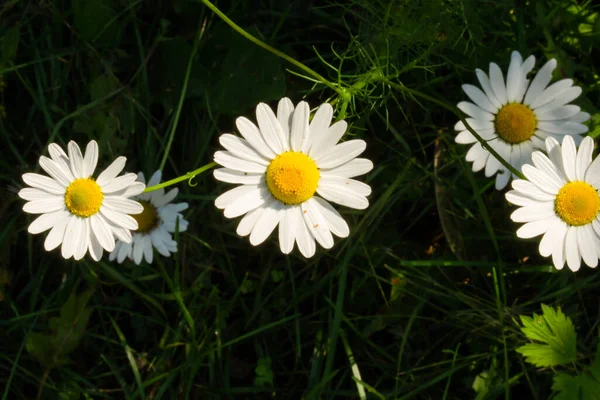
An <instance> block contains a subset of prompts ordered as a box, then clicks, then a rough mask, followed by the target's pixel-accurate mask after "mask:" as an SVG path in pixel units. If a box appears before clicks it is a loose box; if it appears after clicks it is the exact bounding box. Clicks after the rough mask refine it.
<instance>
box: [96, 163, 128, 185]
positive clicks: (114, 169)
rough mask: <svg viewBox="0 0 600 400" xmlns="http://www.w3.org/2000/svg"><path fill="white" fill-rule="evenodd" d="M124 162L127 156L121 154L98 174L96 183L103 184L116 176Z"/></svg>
mask: <svg viewBox="0 0 600 400" xmlns="http://www.w3.org/2000/svg"><path fill="white" fill-rule="evenodd" d="M125 162H127V158H125V157H123V156H121V157H117V159H116V160H115V161H113V162H112V163H111V164H110V165H109V166H108V167H107V168H106V169H105V170H104V171H102V173H101V174H100V175H98V179H96V183H97V184H98V185H100V186H104V185H106V184H107V183H108V182H110V181H111V180H113V179H114V178H116V176H117V175H119V174H120V173H121V171H123V168H125Z"/></svg>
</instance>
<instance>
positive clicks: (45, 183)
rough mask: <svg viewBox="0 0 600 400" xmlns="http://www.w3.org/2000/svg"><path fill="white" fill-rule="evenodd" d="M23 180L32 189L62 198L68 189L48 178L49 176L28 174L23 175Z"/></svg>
mask: <svg viewBox="0 0 600 400" xmlns="http://www.w3.org/2000/svg"><path fill="white" fill-rule="evenodd" d="M22 178H23V182H25V183H26V184H28V185H29V186H31V187H34V188H37V189H41V190H43V191H45V192H48V193H50V194H54V195H61V196H62V195H64V194H65V189H66V188H65V187H64V186H61V185H60V184H59V183H58V182H56V181H55V180H54V179H52V178H48V177H47V176H44V175H40V174H34V173H31V172H28V173H26V174H23V177H22Z"/></svg>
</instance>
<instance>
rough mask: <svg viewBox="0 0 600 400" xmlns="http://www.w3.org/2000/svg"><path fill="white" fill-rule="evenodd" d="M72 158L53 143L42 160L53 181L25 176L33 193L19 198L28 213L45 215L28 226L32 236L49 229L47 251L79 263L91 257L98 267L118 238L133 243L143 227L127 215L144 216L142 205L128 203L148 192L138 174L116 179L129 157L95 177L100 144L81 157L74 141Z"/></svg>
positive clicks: (23, 191) (90, 145)
mask: <svg viewBox="0 0 600 400" xmlns="http://www.w3.org/2000/svg"><path fill="white" fill-rule="evenodd" d="M68 150H69V155H68V156H67V154H66V153H65V152H64V151H63V149H62V148H61V147H60V146H58V145H57V144H55V143H50V145H49V146H48V152H49V153H50V158H48V157H45V156H41V157H40V166H41V167H42V169H43V170H44V171H46V173H47V174H48V175H50V177H47V176H44V175H39V174H34V173H26V174H24V175H23V181H25V183H27V184H28V185H29V186H31V187H28V188H25V189H21V191H19V196H20V197H21V198H22V199H24V200H27V201H28V202H27V203H25V205H24V206H23V211H25V212H27V213H30V214H41V215H40V216H39V217H38V218H36V219H35V220H34V221H33V222H32V223H31V225H29V228H28V231H29V233H32V234H36V233H42V232H45V231H47V230H49V229H50V233H49V234H48V236H46V241H45V243H44V247H45V248H46V250H47V251H50V250H53V249H55V248H57V247H58V246H60V245H61V244H62V247H61V254H62V256H63V257H64V258H70V257H74V258H75V259H76V260H80V259H81V258H83V256H85V254H86V253H87V252H88V251H89V252H90V255H91V256H92V258H93V259H94V260H96V261H98V260H100V258H101V257H102V252H103V249H104V250H106V251H112V250H113V249H114V247H115V238H118V239H119V240H122V241H131V232H130V230H133V229H137V227H138V224H137V222H136V221H135V219H134V218H133V217H131V216H130V215H128V214H138V213H140V212H142V211H143V207H142V205H141V204H140V203H138V202H136V201H133V200H130V199H128V197H131V196H135V195H137V194H140V193H141V192H143V191H144V188H145V185H144V184H143V183H141V182H136V181H135V179H136V177H137V176H136V175H135V174H124V175H122V176H119V177H117V175H119V173H120V172H121V171H122V170H123V168H124V167H125V161H126V160H127V159H126V158H125V157H118V158H117V159H116V160H115V161H113V163H112V164H110V166H109V167H108V168H106V169H105V170H104V171H103V172H102V173H101V174H100V175H98V178H97V179H94V178H93V177H92V175H93V173H94V170H95V169H96V164H97V163H98V144H97V143H96V141H94V140H92V141H91V142H89V143H88V145H87V148H86V149H85V156H82V154H81V150H80V149H79V146H77V144H76V143H75V142H73V141H70V142H69V145H68Z"/></svg>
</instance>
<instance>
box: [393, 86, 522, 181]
mask: <svg viewBox="0 0 600 400" xmlns="http://www.w3.org/2000/svg"><path fill="white" fill-rule="evenodd" d="M383 82H384V83H385V84H387V85H389V86H391V87H392V88H394V89H396V90H399V91H401V92H405V93H409V94H412V95H415V96H418V97H421V98H423V99H425V100H428V101H431V102H432V103H435V104H437V105H439V106H441V107H444V108H445V109H447V110H448V111H451V112H453V113H454V114H456V116H457V117H458V118H459V119H460V120H461V122H462V123H463V124H464V125H465V128H467V130H468V131H469V132H471V134H472V135H473V136H475V139H477V140H478V141H479V143H481V146H482V147H483V148H484V149H486V150H487V151H488V152H490V154H491V155H493V156H494V157H496V159H497V160H498V161H500V163H501V164H502V165H504V166H505V167H506V169H508V170H509V171H510V172H512V173H513V174H515V175H516V176H518V177H519V178H521V179H526V178H525V176H524V175H523V174H522V173H521V172H519V171H518V170H517V169H516V168H515V167H513V166H512V165H510V163H509V162H508V161H506V160H505V159H504V158H502V157H501V156H500V154H498V153H497V152H496V150H494V149H493V148H492V146H490V145H489V144H488V143H487V142H486V141H485V139H483V138H482V137H481V136H479V134H478V133H477V132H476V131H475V129H473V128H472V127H471V125H469V123H468V122H467V120H466V119H465V117H464V115H463V113H462V111H460V110H459V109H458V108H456V107H454V106H453V105H450V104H448V103H446V102H445V101H442V100H439V99H436V98H435V97H433V96H430V95H428V94H425V93H421V92H419V91H418V90H413V89H409V88H407V87H404V86H402V85H399V84H397V83H394V82H391V81H389V80H387V79H384V80H383Z"/></svg>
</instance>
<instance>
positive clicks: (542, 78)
mask: <svg viewBox="0 0 600 400" xmlns="http://www.w3.org/2000/svg"><path fill="white" fill-rule="evenodd" d="M555 68H556V60H555V59H554V58H553V59H551V60H549V61H548V62H546V64H544V66H543V67H542V68H540V70H539V71H538V73H537V74H536V75H535V77H534V78H533V80H532V81H531V85H529V89H528V90H527V94H526V95H525V99H524V100H523V103H524V104H526V105H531V103H533V102H534V101H535V100H537V99H538V97H539V96H540V93H542V91H543V90H544V89H545V88H546V86H548V84H549V83H550V81H551V80H552V71H554V69H555Z"/></svg>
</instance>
